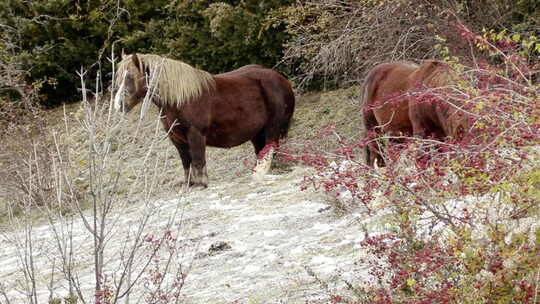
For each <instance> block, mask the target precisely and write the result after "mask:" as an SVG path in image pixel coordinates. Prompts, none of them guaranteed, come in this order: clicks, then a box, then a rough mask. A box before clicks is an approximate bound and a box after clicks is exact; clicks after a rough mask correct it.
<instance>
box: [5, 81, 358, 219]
mask: <svg viewBox="0 0 540 304" xmlns="http://www.w3.org/2000/svg"><path fill="white" fill-rule="evenodd" d="M358 95H359V88H358V87H356V86H355V87H351V88H348V89H340V90H336V91H329V92H322V93H320V92H319V93H310V94H306V95H302V96H298V97H297V106H296V110H295V114H294V119H293V123H292V125H291V129H290V131H289V139H288V141H287V142H286V144H285V147H286V148H287V149H288V150H290V151H293V152H299V151H301V149H302V147H303V145H304V144H305V142H306V141H310V140H314V139H316V138H317V136H318V134H319V131H320V129H321V128H323V127H325V126H327V125H334V126H335V131H336V132H335V137H334V138H330V139H325V140H324V141H320V143H319V144H320V145H319V148H320V149H322V150H324V151H332V150H333V149H335V148H336V147H337V143H336V139H337V138H338V136H340V137H343V138H348V139H354V138H358V137H359V136H360V132H359V128H360V111H359V109H358ZM139 112H140V111H137V110H135V111H132V112H131V113H130V114H128V115H127V117H125V118H126V121H125V122H124V123H123V126H124V130H121V131H119V132H118V136H117V137H116V138H114V139H113V140H112V141H111V151H110V152H109V153H110V157H113V158H115V159H116V160H117V162H118V163H119V164H120V166H121V170H120V171H121V173H120V176H119V180H118V185H117V190H116V191H119V192H122V191H124V192H126V193H127V192H129V191H130V189H132V185H133V183H134V182H135V181H136V180H137V179H138V178H140V177H139V176H137V175H136V174H137V172H139V171H138V166H139V165H140V163H141V159H142V158H143V157H145V153H146V151H148V145H149V144H151V143H150V141H151V139H152V138H154V139H155V136H154V134H158V135H157V136H159V140H157V141H155V140H154V144H155V145H156V146H155V148H154V149H153V151H156V152H153V153H157V151H159V153H163V152H165V155H166V157H167V162H168V165H167V166H166V167H165V170H164V171H163V172H161V173H160V179H161V181H160V183H162V184H166V185H168V186H167V187H165V189H169V191H168V192H167V193H161V194H162V195H163V196H164V197H170V196H174V195H177V194H178V193H180V192H181V191H182V190H183V186H184V185H183V170H182V164H181V161H180V158H179V156H178V154H177V152H176V149H175V148H174V147H173V145H172V144H170V143H169V140H168V138H167V137H166V135H165V132H163V131H162V130H158V131H157V133H156V128H161V126H160V125H158V124H159V123H158V122H157V119H158V115H159V113H158V110H157V108H156V107H154V106H151V107H150V109H149V111H148V112H147V113H146V115H144V117H143V118H142V119H139V115H140V113H139ZM43 115H45V118H46V119H45V120H46V122H47V124H46V126H47V127H46V130H40V132H37V133H35V134H33V135H32V136H26V137H25V136H23V135H22V134H18V135H16V136H10V137H8V138H5V139H4V145H2V147H1V149H0V164H1V166H2V171H1V172H0V174H1V175H2V176H1V180H2V181H1V182H0V183H1V185H0V189H2V190H0V210H1V213H0V218H3V219H2V220H1V222H4V221H5V217H6V215H7V214H8V211H7V208H8V206H11V207H13V206H14V204H13V201H12V198H13V197H14V194H15V193H19V194H22V193H23V192H24V191H23V189H17V184H18V177H17V176H16V175H15V174H14V173H15V172H17V170H19V171H20V170H21V168H23V167H24V166H25V164H24V159H25V157H27V156H28V155H29V153H32V149H30V147H31V145H30V142H32V141H33V142H35V143H38V145H39V146H40V147H42V149H43V150H40V151H39V152H40V153H42V152H44V151H46V150H47V149H51V148H52V143H53V134H58V135H57V138H58V139H59V140H60V142H61V146H62V147H64V148H65V151H64V152H63V153H65V157H66V158H67V157H69V158H70V162H71V163H73V164H76V165H77V166H76V167H74V168H71V171H70V176H71V178H72V179H73V181H74V185H75V186H76V187H77V191H78V192H79V194H80V196H81V197H82V198H83V199H82V200H81V201H82V202H84V201H85V200H84V196H85V193H88V192H89V189H88V187H89V183H88V181H86V180H85V177H86V176H87V171H88V166H89V164H88V158H87V152H86V151H87V149H88V147H87V145H88V138H87V136H88V135H87V133H88V132H87V131H85V126H84V123H83V120H84V116H85V115H87V113H85V108H84V107H82V106H81V104H71V105H67V106H66V107H65V108H62V107H60V108H56V109H54V110H49V111H47V112H44V113H43ZM135 132H138V133H135ZM96 136H98V137H99V136H103V133H102V132H100V131H99V130H98V131H97V132H96ZM150 157H152V155H150ZM44 161H45V159H44ZM254 161H255V155H254V152H253V147H252V145H251V143H249V142H248V143H245V144H243V145H241V146H239V147H235V148H232V149H217V148H211V147H209V148H208V149H207V166H208V174H209V178H210V185H212V184H217V183H220V182H221V181H223V180H227V181H229V180H234V179H238V180H239V182H241V181H242V180H243V179H244V178H245V177H247V176H249V175H250V174H251V172H250V168H251V165H252V164H253V163H254ZM245 163H247V164H248V165H246V164H245ZM288 166H289V165H287V164H283V163H280V162H277V164H276V166H274V169H273V173H274V174H279V173H280V172H282V171H284V170H287V171H288V170H290V168H289V167H288ZM108 170H116V169H115V167H111V168H110V169H108ZM162 189H163V188H162ZM130 195H132V196H130V197H132V198H131V199H132V200H137V199H138V194H137V193H130ZM81 197H79V199H81ZM43 200H44V201H45V202H44V204H46V203H47V202H46V198H43ZM89 205H90V204H89V203H87V204H86V205H84V204H83V207H84V206H86V207H88V206H89ZM15 206H16V204H15ZM66 212H67V211H66Z"/></svg>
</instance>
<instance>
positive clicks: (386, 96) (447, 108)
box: [360, 60, 470, 166]
mask: <svg viewBox="0 0 540 304" xmlns="http://www.w3.org/2000/svg"><path fill="white" fill-rule="evenodd" d="M456 78H457V73H455V71H453V70H452V69H451V68H450V67H449V66H448V64H446V63H444V62H442V61H438V60H426V61H424V62H422V63H421V64H420V65H418V64H416V63H413V62H409V61H398V62H390V63H382V64H379V65H377V66H375V67H374V68H373V69H372V70H371V71H370V72H369V73H368V75H367V77H366V79H365V81H364V84H363V93H362V96H361V98H362V99H361V101H360V106H361V107H362V110H363V111H364V115H363V116H364V127H365V130H366V131H367V132H370V131H374V132H376V133H377V134H379V135H380V134H383V133H384V134H387V135H389V136H391V137H394V139H391V140H390V142H393V143H396V142H400V139H395V138H400V137H402V136H404V135H406V136H407V135H414V136H415V137H419V138H426V137H432V138H434V139H437V140H445V139H447V138H449V137H452V138H459V137H461V136H462V134H463V132H464V131H465V130H466V129H468V128H469V127H470V124H469V122H468V120H467V118H466V117H463V112H462V111H460V109H459V107H457V106H456V104H455V103H456V102H457V103H459V100H446V99H449V97H450V96H451V95H452V94H451V92H450V89H449V87H450V86H451V85H452V84H454V83H455V82H456V81H457V80H456ZM427 96H429V97H430V98H427ZM433 97H436V98H433ZM382 155H383V154H382V151H381V148H380V145H378V144H377V143H376V140H375V141H371V142H370V143H368V144H367V145H366V147H365V159H366V163H367V164H368V165H370V166H373V165H374V163H375V162H377V163H378V164H379V165H384V159H383V157H382Z"/></svg>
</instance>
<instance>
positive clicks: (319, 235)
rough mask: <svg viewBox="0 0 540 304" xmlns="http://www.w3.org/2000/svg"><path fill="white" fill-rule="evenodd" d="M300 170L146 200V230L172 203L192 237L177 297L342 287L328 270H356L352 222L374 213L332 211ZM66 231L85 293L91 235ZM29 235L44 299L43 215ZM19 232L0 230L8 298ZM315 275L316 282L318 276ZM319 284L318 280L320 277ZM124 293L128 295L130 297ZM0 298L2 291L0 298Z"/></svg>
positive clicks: (50, 259)
mask: <svg viewBox="0 0 540 304" xmlns="http://www.w3.org/2000/svg"><path fill="white" fill-rule="evenodd" d="M305 173H306V169H303V168H295V169H294V170H293V171H291V172H288V173H284V174H280V175H269V176H267V177H266V179H265V180H264V181H253V180H252V179H251V178H250V177H249V176H244V177H237V178H235V179H234V180H231V181H224V182H221V183H213V184H211V185H210V187H209V188H208V189H205V190H196V191H190V192H189V193H185V194H180V195H178V197H176V198H170V199H165V200H162V201H158V202H156V203H155V204H154V208H155V211H156V214H157V215H159V214H163V216H157V217H153V218H154V220H153V222H152V223H151V224H150V225H149V227H150V228H149V231H150V232H151V231H152V230H154V231H159V229H161V228H162V227H163V225H164V222H166V215H167V213H170V212H171V211H170V210H173V209H175V207H180V208H179V209H181V211H182V216H181V219H178V218H177V219H176V221H178V225H180V224H181V225H182V229H181V233H182V234H183V237H185V238H186V239H190V240H196V241H193V242H191V243H190V244H191V245H190V246H187V247H186V248H184V249H185V250H186V259H189V260H190V261H191V262H193V268H192V269H191V270H190V271H189V273H188V277H187V281H186V285H185V286H184V288H183V290H182V292H183V293H184V294H185V296H186V297H185V302H187V303H305V302H306V301H307V300H310V301H313V302H314V303H317V302H326V301H325V299H326V296H327V295H328V293H329V292H332V291H334V290H343V289H344V288H345V285H344V284H343V283H342V281H341V280H340V279H338V278H337V277H336V274H337V272H336V271H338V270H340V271H342V272H343V276H342V277H344V278H347V279H348V280H351V281H356V280H359V278H358V276H361V275H362V273H363V270H362V269H361V266H358V265H354V262H355V261H356V260H357V258H358V256H359V254H360V249H359V248H358V242H359V241H360V240H362V238H363V236H364V232H363V231H361V228H360V227H365V225H364V224H368V225H369V222H374V221H375V220H376V219H374V218H370V219H366V218H359V216H357V215H354V214H349V215H346V216H337V215H336V214H335V212H334V211H333V210H332V208H331V207H330V205H329V203H328V201H327V200H328V198H327V197H325V196H323V195H322V194H320V193H316V192H314V191H309V190H308V191H300V188H299V183H300V182H301V180H302V178H303V176H304V174H305ZM141 209H143V206H141V205H140V204H138V203H135V204H133V205H132V206H131V207H130V208H128V209H124V210H121V211H118V212H121V217H120V219H121V220H120V222H119V224H120V225H118V227H120V228H122V227H130V226H131V225H134V222H136V219H137V216H138V215H139V213H140V210H141ZM73 231H74V232H75V233H74V235H75V236H76V237H75V238H74V242H75V248H77V252H78V255H77V259H79V261H80V262H78V264H77V269H76V271H77V273H78V277H79V281H80V282H81V283H82V285H83V289H84V295H85V298H87V299H92V296H91V295H92V288H93V284H94V279H93V275H94V273H93V271H94V270H93V267H92V265H93V264H92V258H91V254H90V253H91V251H92V241H91V238H90V236H89V233H88V232H86V231H85V229H84V226H83V224H82V221H81V220H80V219H78V220H75V221H74V223H73ZM118 231H124V232H123V233H124V235H122V234H116V235H115V236H114V237H113V238H118V239H119V240H120V239H125V238H126V237H127V236H126V233H128V231H130V230H129V229H119V230H118ZM373 232H374V231H373V230H371V229H370V233H373ZM32 237H33V239H34V252H35V255H34V258H35V265H36V269H37V273H38V278H37V282H38V290H39V292H38V296H39V298H40V301H39V303H47V301H48V300H47V299H48V297H49V294H50V292H49V290H48V288H47V285H48V284H49V283H50V282H56V281H58V282H60V278H59V276H58V275H56V276H53V277H52V278H51V270H50V269H51V265H52V264H53V263H54V261H55V260H56V261H58V256H57V255H55V253H54V252H55V249H54V248H55V247H54V246H55V244H54V239H55V238H54V236H53V234H52V229H51V226H50V225H47V224H44V225H43V226H39V227H34V230H33V232H32ZM21 239H23V234H22V232H20V231H18V232H5V233H3V234H2V238H1V240H0V241H1V243H0V246H1V247H0V282H2V283H3V284H4V286H5V290H6V291H7V293H8V295H9V296H10V298H11V300H12V301H11V303H26V300H23V299H22V298H21V294H20V292H19V291H18V290H20V289H21V288H20V285H21V282H22V280H21V279H22V277H23V273H22V271H21V269H22V267H21V262H22V261H21V260H20V259H19V258H18V257H19V256H21V254H20V253H19V252H17V250H18V249H17V247H16V246H14V244H15V243H17V242H16V240H21ZM221 242H225V243H227V244H228V245H229V246H230V248H225V249H224V250H221V251H219V250H218V251H209V248H210V247H211V246H212V245H213V244H219V243H221ZM108 244H109V245H108V248H107V250H108V252H110V253H111V254H110V255H109V256H110V257H111V256H112V259H111V260H110V261H107V263H108V265H109V264H110V265H112V264H115V263H117V261H115V260H114V259H115V254H114V253H115V252H120V250H121V248H120V246H122V242H121V241H118V242H114V240H112V241H111V242H109V243H108ZM226 247H227V246H226ZM118 256H120V254H117V255H116V257H118ZM56 263H57V264H58V262H56ZM310 273H311V274H310ZM313 274H314V275H313ZM321 281H324V282H325V283H323V285H321ZM325 284H328V286H326V287H324V285H325ZM53 286H55V290H54V295H55V296H62V295H65V294H66V292H67V291H66V286H65V284H63V283H55V284H53ZM325 289H326V290H325ZM16 299H18V300H16ZM90 301H91V300H90ZM133 302H136V301H134V300H133V299H132V303H133ZM0 303H4V299H2V298H0Z"/></svg>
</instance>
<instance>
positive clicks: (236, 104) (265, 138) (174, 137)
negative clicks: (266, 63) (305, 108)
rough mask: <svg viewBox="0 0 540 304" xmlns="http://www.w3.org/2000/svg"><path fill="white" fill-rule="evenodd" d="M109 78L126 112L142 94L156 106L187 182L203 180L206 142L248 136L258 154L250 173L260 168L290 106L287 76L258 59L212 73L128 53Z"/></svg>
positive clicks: (233, 142)
mask: <svg viewBox="0 0 540 304" xmlns="http://www.w3.org/2000/svg"><path fill="white" fill-rule="evenodd" d="M115 82H116V87H117V88H118V90H117V92H116V94H115V98H114V105H115V108H116V109H118V110H120V111H123V112H128V111H130V110H131V109H132V108H133V107H134V106H135V105H137V104H138V103H140V102H141V101H142V100H144V99H145V98H147V99H148V100H151V101H152V102H153V103H154V104H155V105H156V106H158V107H159V108H160V110H161V115H162V116H161V121H162V123H163V126H164V128H165V130H166V131H167V132H168V136H169V139H170V140H171V142H172V143H173V144H174V146H175V147H176V149H177V150H178V153H179V154H180V158H181V159H182V165H183V167H184V176H185V179H186V183H188V184H189V185H190V186H202V187H207V186H208V174H207V171H206V156H205V150H206V146H213V147H219V148H230V147H234V146H238V145H240V144H243V143H245V142H246V141H248V140H249V141H251V143H252V144H253V146H254V147H255V154H256V155H257V157H258V160H257V166H256V167H255V169H254V170H255V174H256V176H262V175H264V174H266V173H267V172H268V170H269V169H270V164H271V161H272V156H273V153H274V147H277V145H278V142H279V140H280V138H284V137H286V136H287V131H288V129H289V125H290V122H291V118H292V115H293V112H294V104H295V99H294V94H293V90H292V88H291V85H290V84H289V81H288V80H287V79H286V78H285V77H284V76H283V75H281V74H280V73H279V72H277V71H275V70H272V69H266V68H263V67H262V66H258V65H248V66H244V67H242V68H239V69H237V70H234V71H230V72H227V73H223V74H218V75H212V74H210V73H208V72H205V71H202V70H199V69H196V68H194V67H192V66H190V65H188V64H186V63H184V62H181V61H177V60H173V59H169V58H165V57H161V56H158V55H151V54H132V55H128V56H124V57H123V59H122V61H121V62H120V63H119V65H118V71H117V75H116V79H115Z"/></svg>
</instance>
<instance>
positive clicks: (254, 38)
mask: <svg viewBox="0 0 540 304" xmlns="http://www.w3.org/2000/svg"><path fill="white" fill-rule="evenodd" d="M290 2H291V1H290V0H284V1H278V0H276V1H265V2H259V1H225V2H218V1H206V0H192V1H164V0H156V1H136V0H121V1H120V6H119V7H117V1H111V0H88V1H84V2H81V1H73V0H49V1H23V0H5V1H2V2H1V3H0V24H1V25H2V26H1V27H0V38H1V39H2V41H5V42H9V44H8V46H9V48H10V54H13V55H12V56H15V57H16V58H15V60H16V61H18V62H20V63H21V64H22V66H23V68H24V69H26V70H28V71H29V74H28V77H27V79H26V81H27V82H28V83H32V82H35V81H37V80H44V79H47V80H48V81H47V82H46V83H44V85H43V88H42V91H41V93H42V94H43V96H44V98H43V100H42V103H43V104H44V105H47V106H54V105H57V104H60V103H63V102H71V101H77V100H78V99H79V96H80V92H78V90H77V88H78V87H79V86H80V84H79V81H80V80H79V77H78V75H77V73H76V72H77V71H79V70H80V69H81V67H84V68H85V69H87V70H89V71H90V73H95V72H96V71H97V70H98V69H100V70H101V72H102V75H103V76H104V81H105V83H107V81H108V80H109V78H110V75H109V74H110V67H109V65H108V64H107V61H106V57H107V56H108V55H109V54H110V51H111V47H112V45H113V44H114V45H115V50H117V51H120V49H124V50H125V52H126V53H131V52H147V53H148V52H152V53H157V54H161V55H168V56H170V57H173V58H178V59H181V60H184V61H186V62H188V63H191V64H194V65H196V66H198V67H199V68H202V69H206V70H208V71H210V72H215V73H217V72H224V71H227V70H230V69H233V68H236V67H239V66H241V65H244V64H248V63H259V64H264V65H267V66H273V65H275V64H276V63H277V62H278V61H279V59H280V58H281V56H282V44H283V42H284V40H285V39H286V35H285V34H284V33H283V32H282V30H281V29H280V28H279V26H275V25H273V26H268V24H267V22H266V20H267V15H268V14H269V13H270V12H271V11H272V10H273V9H275V8H278V7H280V6H282V5H285V4H288V3H290ZM10 60H13V58H11V59H10ZM89 85H91V84H89ZM90 88H91V89H93V88H92V87H90Z"/></svg>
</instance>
